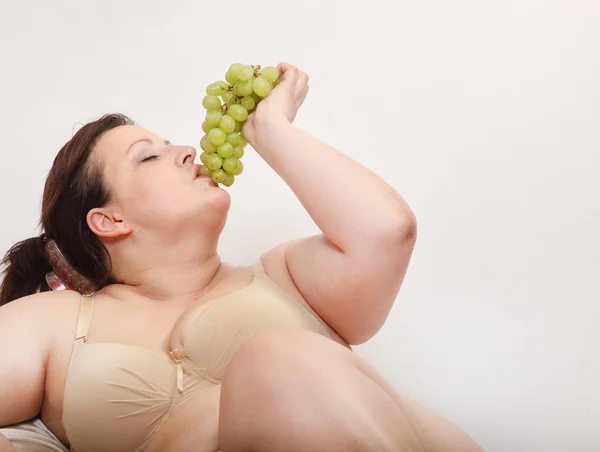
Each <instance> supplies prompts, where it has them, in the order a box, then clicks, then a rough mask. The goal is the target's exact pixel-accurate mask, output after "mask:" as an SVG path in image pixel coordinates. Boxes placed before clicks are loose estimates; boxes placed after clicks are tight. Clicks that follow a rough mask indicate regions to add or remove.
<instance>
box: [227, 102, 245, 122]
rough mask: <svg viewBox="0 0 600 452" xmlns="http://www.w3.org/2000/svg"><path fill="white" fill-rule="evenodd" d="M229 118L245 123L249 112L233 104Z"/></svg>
mask: <svg viewBox="0 0 600 452" xmlns="http://www.w3.org/2000/svg"><path fill="white" fill-rule="evenodd" d="M229 116H231V117H232V118H233V119H235V120H236V121H240V122H242V121H244V120H245V119H246V118H247V117H248V110H246V109H245V108H244V107H242V106H241V105H240V104H233V105H232V106H231V107H229Z"/></svg>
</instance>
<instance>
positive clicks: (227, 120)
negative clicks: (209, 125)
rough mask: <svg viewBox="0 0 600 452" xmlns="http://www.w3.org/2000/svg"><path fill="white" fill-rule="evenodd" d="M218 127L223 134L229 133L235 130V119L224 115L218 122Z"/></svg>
mask: <svg viewBox="0 0 600 452" xmlns="http://www.w3.org/2000/svg"><path fill="white" fill-rule="evenodd" d="M219 127H220V128H221V130H222V131H223V132H225V133H231V132H233V131H234V130H235V119H233V118H232V117H231V116H229V115H224V116H223V117H222V118H221V122H219Z"/></svg>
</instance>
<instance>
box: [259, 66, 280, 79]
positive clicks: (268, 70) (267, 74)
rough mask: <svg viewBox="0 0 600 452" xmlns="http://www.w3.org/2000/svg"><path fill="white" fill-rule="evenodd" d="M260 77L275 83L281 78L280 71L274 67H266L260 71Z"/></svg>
mask: <svg viewBox="0 0 600 452" xmlns="http://www.w3.org/2000/svg"><path fill="white" fill-rule="evenodd" d="M260 76H261V77H262V78H264V79H266V80H267V81H268V82H271V83H273V82H274V81H275V80H277V77H279V69H277V68H276V67H273V66H265V67H264V68H262V70H261V71H260Z"/></svg>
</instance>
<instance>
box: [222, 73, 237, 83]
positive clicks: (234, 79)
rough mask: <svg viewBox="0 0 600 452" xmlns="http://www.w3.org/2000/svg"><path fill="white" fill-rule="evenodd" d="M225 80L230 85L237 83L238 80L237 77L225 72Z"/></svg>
mask: <svg viewBox="0 0 600 452" xmlns="http://www.w3.org/2000/svg"><path fill="white" fill-rule="evenodd" d="M225 80H227V83H229V84H230V85H233V84H234V83H235V82H237V81H238V78H237V76H235V75H234V74H232V73H231V71H227V74H225Z"/></svg>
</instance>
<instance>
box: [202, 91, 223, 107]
mask: <svg viewBox="0 0 600 452" xmlns="http://www.w3.org/2000/svg"><path fill="white" fill-rule="evenodd" d="M202 106H203V107H204V108H206V109H207V110H218V109H219V108H221V101H220V99H219V98H218V97H217V96H211V95H210V94H207V95H206V96H204V99H202Z"/></svg>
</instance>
